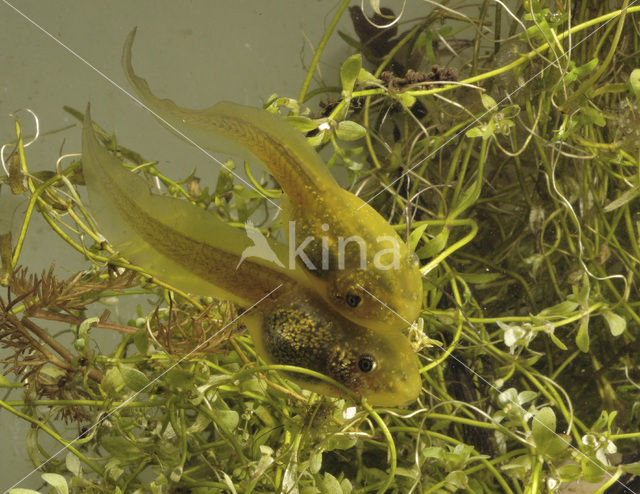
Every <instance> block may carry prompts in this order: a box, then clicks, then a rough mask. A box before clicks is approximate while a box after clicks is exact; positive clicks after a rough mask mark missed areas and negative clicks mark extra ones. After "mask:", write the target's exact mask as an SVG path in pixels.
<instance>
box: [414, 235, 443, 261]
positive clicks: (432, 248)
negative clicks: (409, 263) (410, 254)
mask: <svg viewBox="0 0 640 494" xmlns="http://www.w3.org/2000/svg"><path fill="white" fill-rule="evenodd" d="M449 231H450V230H449V229H448V228H444V229H443V230H442V231H441V232H440V233H438V234H437V235H436V236H435V237H433V238H432V239H431V240H428V241H427V242H425V244H424V245H423V246H422V247H421V248H420V249H418V251H417V252H416V255H417V256H418V258H420V259H426V258H428V257H434V256H435V255H436V254H438V253H439V252H442V250H443V249H444V248H445V247H446V246H447V241H448V240H449Z"/></svg>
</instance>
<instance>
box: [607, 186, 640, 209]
mask: <svg viewBox="0 0 640 494" xmlns="http://www.w3.org/2000/svg"><path fill="white" fill-rule="evenodd" d="M638 196H640V187H638V186H637V185H634V186H633V187H632V188H631V189H628V190H625V191H624V192H623V193H622V194H620V195H619V196H618V197H616V198H615V199H614V200H613V201H611V202H610V203H609V204H607V205H606V206H605V207H604V212H605V213H609V212H611V211H613V210H614V209H618V208H619V207H621V206H624V205H625V204H627V203H629V202H631V201H633V200H634V199H635V198H636V197H638Z"/></svg>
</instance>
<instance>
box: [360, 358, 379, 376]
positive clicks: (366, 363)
mask: <svg viewBox="0 0 640 494" xmlns="http://www.w3.org/2000/svg"><path fill="white" fill-rule="evenodd" d="M377 365H378V362H377V361H376V359H375V357H373V356H372V355H362V356H360V358H359V359H358V368H359V369H360V370H361V371H362V372H364V373H365V374H367V373H369V372H373V371H374V370H375V368H376V366H377Z"/></svg>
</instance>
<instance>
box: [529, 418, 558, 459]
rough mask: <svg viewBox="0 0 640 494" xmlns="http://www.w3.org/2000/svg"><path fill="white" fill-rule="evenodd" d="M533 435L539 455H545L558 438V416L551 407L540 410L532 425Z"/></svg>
mask: <svg viewBox="0 0 640 494" xmlns="http://www.w3.org/2000/svg"><path fill="white" fill-rule="evenodd" d="M531 435H532V438H533V442H534V443H535V445H536V449H537V450H538V453H540V454H544V453H546V452H547V450H548V449H549V447H550V446H551V441H552V439H553V438H555V437H556V414H555V413H553V410H552V409H551V408H549V407H544V408H541V409H540V410H538V411H537V412H536V414H535V416H534V418H533V421H532V423H531Z"/></svg>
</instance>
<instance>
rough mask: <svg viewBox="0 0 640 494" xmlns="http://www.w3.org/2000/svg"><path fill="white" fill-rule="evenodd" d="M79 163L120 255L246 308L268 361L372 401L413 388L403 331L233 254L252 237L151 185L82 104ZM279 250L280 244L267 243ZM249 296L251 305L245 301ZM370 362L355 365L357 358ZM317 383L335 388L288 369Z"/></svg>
mask: <svg viewBox="0 0 640 494" xmlns="http://www.w3.org/2000/svg"><path fill="white" fill-rule="evenodd" d="M82 154H83V158H82V159H83V172H84V176H85V181H86V184H87V189H88V192H89V201H90V206H91V211H92V213H93V215H94V217H95V218H96V220H97V221H98V223H99V225H100V228H101V231H102V232H103V233H104V234H105V235H106V237H107V239H108V240H109V241H110V242H111V243H112V244H113V245H114V246H115V247H116V248H117V249H118V250H119V251H120V253H121V254H122V255H124V256H125V257H126V258H128V259H129V260H130V261H132V262H134V263H135V264H137V265H139V266H141V267H143V268H144V269H145V270H146V271H147V272H148V273H149V274H151V275H153V276H155V277H157V278H159V279H161V280H163V281H165V282H167V283H169V284H171V285H173V286H175V287H176V288H179V289H181V290H184V291H187V292H191V293H195V294H201V295H211V296H215V297H218V298H226V299H230V300H233V301H235V302H236V303H238V304H239V305H241V306H242V307H245V308H249V309H248V310H247V311H246V312H245V313H244V314H243V316H242V318H241V320H240V321H241V322H244V323H245V324H246V326H247V328H248V329H249V332H250V334H251V336H252V338H253V340H254V343H255V346H256V351H257V352H258V354H259V355H260V356H261V357H262V358H263V359H264V360H266V361H267V362H269V363H277V364H290V365H298V366H302V367H305V368H307V369H312V370H315V371H318V372H321V373H323V374H325V375H327V376H330V377H332V378H334V379H335V380H337V381H338V382H340V383H342V384H343V385H345V386H346V387H347V388H349V389H350V390H352V391H354V392H355V393H357V394H359V395H360V396H364V397H366V398H367V399H368V400H369V402H370V403H372V404H374V405H384V406H395V405H401V404H403V403H406V402H408V401H411V400H414V399H415V398H416V397H417V395H418V394H419V392H420V386H421V383H420V376H419V373H418V363H417V358H416V356H415V354H414V353H413V352H412V350H411V347H410V345H409V342H408V341H407V339H406V337H405V336H404V335H402V334H398V333H391V332H380V331H373V330H371V329H368V328H366V327H363V326H359V325H357V324H355V323H353V322H352V321H350V320H348V319H346V318H344V317H343V316H342V315H340V314H339V313H338V312H336V311H335V310H333V308H332V307H331V306H329V305H328V304H327V303H326V302H325V301H324V300H323V299H322V298H321V297H319V296H318V295H317V294H316V293H315V291H314V285H313V283H310V282H309V280H308V277H307V276H306V274H305V273H304V272H302V271H301V270H299V269H296V270H291V269H288V268H285V267H279V266H277V265H276V264H274V263H271V262H269V261H265V260H262V259H259V258H251V257H250V258H247V259H245V260H244V261H243V262H242V263H241V264H240V265H238V261H239V259H240V254H241V253H242V252H243V251H244V250H245V249H246V248H247V247H249V246H250V245H252V242H251V241H250V240H249V238H248V237H247V235H246V233H245V232H243V231H242V230H239V229H237V228H232V227H230V226H229V225H227V224H226V223H223V222H221V221H219V220H218V219H216V218H215V217H214V216H212V215H211V214H209V213H207V212H206V211H203V210H202V209H201V208H198V207H196V206H193V205H192V204H190V203H189V202H188V201H184V200H179V199H175V198H172V197H163V196H157V195H153V194H151V192H150V189H149V186H148V184H147V183H146V182H145V181H144V180H142V179H141V178H140V177H138V176H136V175H134V174H132V173H130V172H129V171H127V170H126V169H125V168H124V167H122V166H121V163H120V162H119V161H118V160H117V159H116V158H115V157H114V156H112V155H111V154H109V153H108V152H107V151H106V149H104V148H103V147H102V146H100V145H99V143H98V142H97V140H96V138H95V134H94V132H93V129H92V125H91V120H90V115H89V113H88V111H87V115H86V116H85V125H84V130H83V142H82ZM271 248H272V250H273V252H274V253H275V254H276V255H277V256H278V257H279V258H280V259H281V260H285V259H286V256H287V251H286V248H285V247H284V246H283V245H281V244H277V243H271ZM254 305H255V307H253V306H254ZM363 360H364V361H366V363H369V364H371V363H372V362H373V363H374V365H369V366H368V367H370V368H365V370H364V371H363V366H362V365H361V362H362V361H363ZM290 377H291V379H292V380H295V381H297V382H298V383H300V385H301V386H303V387H306V388H308V389H312V390H314V391H316V392H319V393H322V394H326V395H330V396H337V395H339V394H340V393H339V391H338V390H337V389H336V388H335V387H333V386H330V385H328V384H326V383H324V382H322V381H320V380H317V379H309V378H305V377H302V375H301V374H291V375H290Z"/></svg>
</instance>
